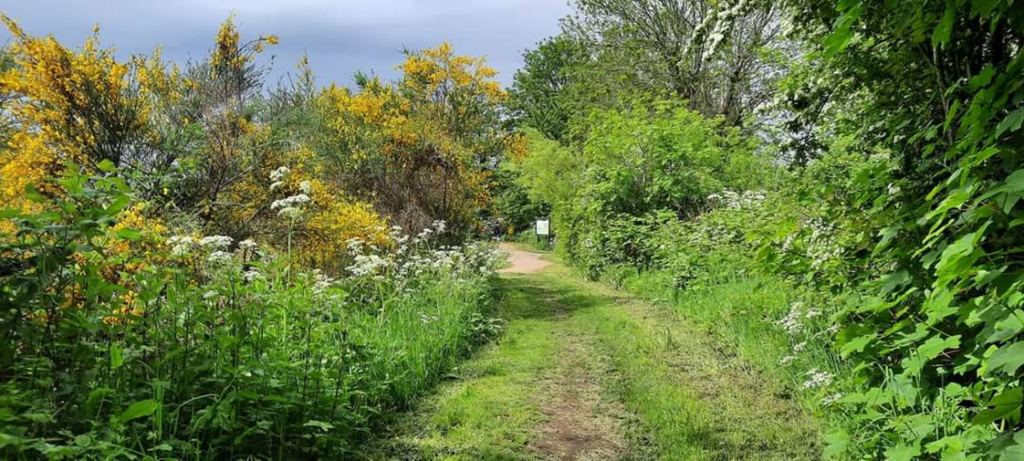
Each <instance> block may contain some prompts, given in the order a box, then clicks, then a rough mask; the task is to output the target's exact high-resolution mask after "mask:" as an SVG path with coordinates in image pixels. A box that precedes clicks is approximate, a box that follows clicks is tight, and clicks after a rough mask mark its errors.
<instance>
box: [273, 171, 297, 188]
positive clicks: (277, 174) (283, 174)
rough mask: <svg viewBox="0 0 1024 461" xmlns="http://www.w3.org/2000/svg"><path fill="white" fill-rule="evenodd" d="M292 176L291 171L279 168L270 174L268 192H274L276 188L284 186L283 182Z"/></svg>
mask: <svg viewBox="0 0 1024 461" xmlns="http://www.w3.org/2000/svg"><path fill="white" fill-rule="evenodd" d="M291 174H292V170H290V169H288V167H286V166H282V167H279V168H278V169H276V170H274V171H273V172H271V173H270V180H271V181H272V182H273V183H272V184H271V185H270V190H276V189H277V188H278V187H281V186H283V185H284V180H285V179H288V176H289V175H291Z"/></svg>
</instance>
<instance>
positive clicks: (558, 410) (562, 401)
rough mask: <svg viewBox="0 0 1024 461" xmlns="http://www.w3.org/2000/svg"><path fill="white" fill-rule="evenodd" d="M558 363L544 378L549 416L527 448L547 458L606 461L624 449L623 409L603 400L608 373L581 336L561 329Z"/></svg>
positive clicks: (562, 460) (543, 409)
mask: <svg viewBox="0 0 1024 461" xmlns="http://www.w3.org/2000/svg"><path fill="white" fill-rule="evenodd" d="M560 336H562V337H561V338H560V339H559V342H560V343H561V344H562V349H561V350H560V351H559V354H558V358H557V361H558V366H557V367H556V369H554V370H552V373H551V375H550V376H548V378H547V382H546V383H545V386H544V387H545V390H546V393H547V394H548V395H547V396H546V402H545V404H544V405H543V407H542V410H541V411H542V412H543V413H544V414H545V416H547V421H545V422H544V423H543V424H542V425H541V426H540V428H539V429H538V435H537V437H536V438H535V439H534V441H533V442H531V447H532V448H533V449H534V450H536V451H538V452H539V453H540V454H541V455H542V456H544V457H545V458H547V459H557V460H560V461H570V460H571V461H584V460H587V461H589V460H610V459H617V458H620V457H622V456H623V455H624V454H625V452H626V450H627V443H626V441H625V440H624V437H623V427H622V426H623V421H624V419H625V409H624V408H622V406H621V404H619V403H618V402H612V401H609V400H608V399H602V395H601V379H602V378H605V376H604V375H607V374H608V373H610V372H609V371H608V370H607V368H606V367H605V365H604V361H603V360H599V359H600V357H597V356H596V355H595V354H596V351H595V350H593V349H592V348H590V347H587V344H585V338H582V337H580V336H579V335H578V334H576V333H574V332H569V331H563V332H562V333H561V334H560Z"/></svg>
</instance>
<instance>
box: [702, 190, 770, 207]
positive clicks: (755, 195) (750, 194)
mask: <svg viewBox="0 0 1024 461" xmlns="http://www.w3.org/2000/svg"><path fill="white" fill-rule="evenodd" d="M765 198H766V197H765V193H764V191H750V190H748V191H743V193H739V192H734V191H731V190H729V189H723V190H722V192H721V193H716V194H711V195H709V196H708V201H709V202H711V203H712V204H714V205H716V206H724V207H725V208H728V209H730V210H742V209H744V208H753V207H755V206H758V205H760V204H761V203H763V202H764V199H765Z"/></svg>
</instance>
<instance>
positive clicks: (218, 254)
mask: <svg viewBox="0 0 1024 461" xmlns="http://www.w3.org/2000/svg"><path fill="white" fill-rule="evenodd" d="M207 261H208V262H210V263H214V264H217V263H224V262H228V261H231V253H228V252H226V251H220V250H217V251H214V252H213V253H210V257H209V258H207Z"/></svg>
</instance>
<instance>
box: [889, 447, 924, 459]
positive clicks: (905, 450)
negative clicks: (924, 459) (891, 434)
mask: <svg viewBox="0 0 1024 461" xmlns="http://www.w3.org/2000/svg"><path fill="white" fill-rule="evenodd" d="M918 456H921V447H919V446H917V445H897V446H895V447H892V448H890V449H888V450H885V459H887V460H889V461H911V460H913V459H914V458H916V457H918Z"/></svg>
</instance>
